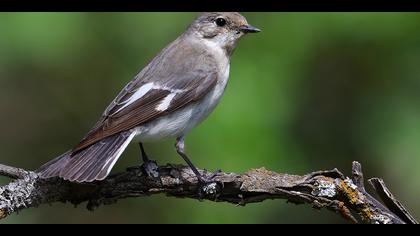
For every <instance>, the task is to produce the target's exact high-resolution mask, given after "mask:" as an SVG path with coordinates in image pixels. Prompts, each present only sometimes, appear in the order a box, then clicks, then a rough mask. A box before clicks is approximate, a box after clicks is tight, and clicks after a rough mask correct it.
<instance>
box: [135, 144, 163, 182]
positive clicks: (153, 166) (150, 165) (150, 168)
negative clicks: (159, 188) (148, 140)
mask: <svg viewBox="0 0 420 236" xmlns="http://www.w3.org/2000/svg"><path fill="white" fill-rule="evenodd" d="M139 146H140V151H141V158H142V159H143V164H142V165H141V166H142V168H143V170H144V171H145V172H146V174H147V175H148V176H149V177H153V178H157V177H159V172H158V165H157V163H156V161H152V160H150V159H149V157H148V156H147V154H146V151H144V147H143V143H141V142H139Z"/></svg>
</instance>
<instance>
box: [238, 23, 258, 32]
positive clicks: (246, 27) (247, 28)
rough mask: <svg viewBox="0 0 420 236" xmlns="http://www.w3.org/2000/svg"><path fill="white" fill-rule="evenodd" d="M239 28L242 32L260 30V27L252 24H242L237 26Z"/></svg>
mask: <svg viewBox="0 0 420 236" xmlns="http://www.w3.org/2000/svg"><path fill="white" fill-rule="evenodd" d="M239 30H240V31H242V32H244V33H258V32H261V30H260V29H258V28H256V27H254V26H252V25H243V26H240V27H239Z"/></svg>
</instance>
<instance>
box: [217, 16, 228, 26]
mask: <svg viewBox="0 0 420 236" xmlns="http://www.w3.org/2000/svg"><path fill="white" fill-rule="evenodd" d="M216 25H217V26H220V27H223V26H225V25H226V20H225V19H223V18H217V19H216Z"/></svg>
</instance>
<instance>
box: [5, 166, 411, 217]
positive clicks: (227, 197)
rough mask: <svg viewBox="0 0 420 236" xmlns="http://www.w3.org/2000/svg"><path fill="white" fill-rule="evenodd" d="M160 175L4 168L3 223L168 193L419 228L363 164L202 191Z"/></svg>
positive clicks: (219, 182)
mask: <svg viewBox="0 0 420 236" xmlns="http://www.w3.org/2000/svg"><path fill="white" fill-rule="evenodd" d="M157 171H158V173H159V177H158V178H153V177H149V176H148V175H146V174H145V171H144V170H143V169H142V168H140V167H133V168H128V169H127V170H126V171H125V172H122V173H118V174H115V175H112V176H109V177H108V178H107V179H105V180H104V181H100V182H93V183H86V184H75V183H70V182H67V181H64V180H62V179H59V178H52V179H40V178H38V176H37V174H36V173H34V172H32V171H25V170H22V169H19V168H15V167H10V166H5V165H0V175H3V176H8V177H11V178H14V179H15V180H14V181H12V182H11V183H9V184H8V185H5V186H1V187H0V219H1V218H5V217H7V216H8V215H9V214H11V213H13V212H16V211H19V210H23V209H25V208H30V207H36V206H38V205H41V204H46V203H53V202H70V203H72V204H80V203H83V202H87V209H89V210H94V209H95V208H97V207H99V206H100V205H106V204H113V203H115V202H117V200H119V199H122V198H128V197H143V196H150V195H153V194H159V193H165V194H166V195H168V196H173V197H179V198H194V199H199V200H211V201H216V202H229V203H233V204H237V205H246V204H248V203H256V202H261V201H264V200H267V199H287V201H288V202H292V203H309V204H312V206H313V207H314V208H318V209H319V208H326V209H329V210H332V211H334V212H336V213H339V214H340V215H341V216H343V217H344V218H346V219H348V220H350V221H352V222H355V223H358V222H361V223H376V224H404V223H408V224H416V223H417V222H416V220H415V219H414V217H412V216H411V215H410V214H409V212H408V211H407V210H406V209H405V208H404V207H403V206H402V204H401V203H400V202H399V201H398V200H396V199H395V197H394V196H393V195H392V193H391V192H390V191H389V189H388V188H386V186H385V184H384V182H383V180H381V179H377V178H374V179H371V180H369V182H370V183H371V184H372V185H373V186H374V188H375V190H376V192H377V193H378V196H379V197H380V198H381V199H382V201H383V202H384V204H382V203H381V202H380V201H378V200H376V199H375V198H373V197H372V196H371V195H370V194H369V193H367V192H366V190H365V188H364V184H363V182H364V180H363V173H362V169H361V165H360V164H359V163H358V162H353V168H352V173H353V176H352V178H348V177H345V176H344V175H343V174H342V173H341V172H340V171H338V170H337V169H333V170H328V171H316V172H313V173H309V174H306V175H290V174H282V173H275V172H272V171H269V170H266V169H265V168H260V169H253V170H250V171H248V172H247V173H244V174H234V173H223V172H221V173H219V174H217V176H216V177H215V178H214V180H215V182H214V183H211V184H208V185H206V186H199V185H198V184H197V180H196V178H195V176H194V174H193V173H192V171H191V170H190V169H189V168H188V167H186V166H181V165H171V164H168V165H165V166H159V167H158V169H157ZM200 172H202V173H203V172H205V171H203V170H201V171H200ZM205 173H206V174H207V175H211V174H212V173H208V172H205Z"/></svg>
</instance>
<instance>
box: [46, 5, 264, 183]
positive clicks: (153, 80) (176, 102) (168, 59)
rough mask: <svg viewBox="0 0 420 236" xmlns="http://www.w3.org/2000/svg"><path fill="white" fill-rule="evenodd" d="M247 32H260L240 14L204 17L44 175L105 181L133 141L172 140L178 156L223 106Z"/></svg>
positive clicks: (216, 14)
mask: <svg viewBox="0 0 420 236" xmlns="http://www.w3.org/2000/svg"><path fill="white" fill-rule="evenodd" d="M249 32H258V29H256V28H253V27H252V26H249V25H248V23H247V22H246V20H245V18H244V17H243V16H241V15H240V14H239V13H217V12H214V13H203V14H202V15H201V16H199V17H198V18H197V19H196V20H195V21H194V22H193V23H192V24H191V25H190V26H189V27H188V29H187V31H186V32H185V33H183V34H182V35H181V36H180V37H178V38H177V39H176V40H175V41H174V42H172V43H171V44H169V45H168V46H167V47H166V48H164V49H163V50H162V51H161V52H160V53H159V54H158V55H157V56H156V57H155V58H154V59H153V60H152V61H151V62H150V63H149V64H148V65H147V66H146V67H145V68H144V69H143V70H142V71H141V72H140V73H139V74H138V75H137V76H136V77H135V78H134V79H133V80H132V81H131V82H129V83H128V84H127V86H126V87H125V88H124V89H123V90H122V91H121V92H120V93H119V94H118V96H117V97H116V98H115V99H114V101H113V102H112V103H111V104H110V105H109V106H108V107H107V109H106V110H105V112H104V113H103V114H102V117H101V118H100V119H99V121H98V122H97V123H96V125H95V126H94V128H93V129H92V130H91V131H90V132H89V133H88V134H87V135H86V136H85V137H84V138H83V139H82V141H81V142H80V143H79V144H78V145H77V146H76V147H74V148H73V149H72V150H70V151H68V152H66V153H65V154H63V155H61V156H59V157H57V158H56V159H54V160H52V161H50V162H48V163H46V164H45V165H43V166H42V167H41V168H40V169H39V170H38V173H39V174H40V176H41V177H44V178H48V177H53V176H59V177H62V178H64V179H66V180H70V181H76V182H90V181H94V180H102V179H104V178H105V177H106V176H107V175H108V173H109V172H110V170H111V169H112V167H113V165H114V164H115V162H116V161H117V159H118V158H119V156H120V155H121V153H122V152H123V151H124V149H125V148H126V147H127V145H128V144H129V143H130V142H131V141H132V139H133V138H136V139H137V140H139V141H141V142H144V141H151V140H161V139H164V138H171V137H174V138H177V140H178V142H182V145H177V150H178V152H179V153H180V152H181V151H180V149H178V146H179V147H181V146H182V147H183V140H184V136H185V135H186V134H187V133H188V132H189V131H190V130H191V129H192V128H194V127H195V126H196V125H198V124H199V123H200V122H201V121H202V120H204V119H205V118H206V117H207V115H208V114H209V113H210V112H211V111H212V110H213V109H214V108H215V106H216V105H217V103H218V102H219V100H220V98H221V96H222V94H223V91H224V89H225V87H226V84H227V81H228V77H229V62H230V56H231V54H232V52H233V50H234V48H235V46H236V43H237V41H238V40H239V38H240V37H241V36H242V35H244V34H245V33H249ZM180 154H181V153H180ZM183 154H184V153H182V154H181V156H183V157H184V158H186V155H185V154H184V155H183Z"/></svg>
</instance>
